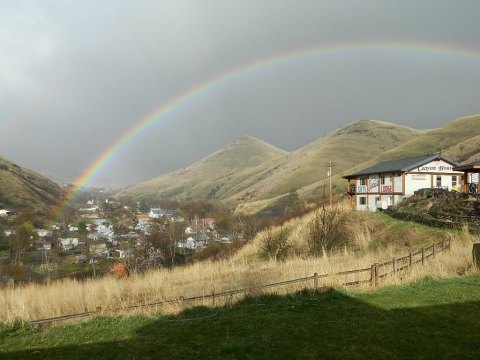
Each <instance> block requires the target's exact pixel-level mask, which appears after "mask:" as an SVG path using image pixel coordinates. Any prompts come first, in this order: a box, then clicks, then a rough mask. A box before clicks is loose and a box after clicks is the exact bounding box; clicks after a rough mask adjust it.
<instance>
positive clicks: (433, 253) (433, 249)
mask: <svg viewBox="0 0 480 360" xmlns="http://www.w3.org/2000/svg"><path fill="white" fill-rule="evenodd" d="M432 257H433V258H434V259H435V241H434V242H433V245H432Z"/></svg>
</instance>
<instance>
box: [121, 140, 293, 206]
mask: <svg viewBox="0 0 480 360" xmlns="http://www.w3.org/2000/svg"><path fill="white" fill-rule="evenodd" d="M285 153H286V152H285V151H283V150H281V149H278V148H276V147H274V146H272V145H270V144H267V143H266V142H264V141H261V140H259V139H256V138H254V137H251V136H242V137H241V138H239V139H237V140H236V141H234V142H233V143H231V144H228V145H227V146H225V147H224V148H223V149H221V150H218V151H216V152H214V153H213V154H211V155H209V156H207V157H206V158H204V159H202V160H200V161H198V162H196V163H195V164H193V165H190V166H188V167H186V168H184V169H180V170H178V171H175V172H173V173H170V174H167V175H163V176H160V177H157V178H154V179H152V180H149V181H146V182H143V183H140V184H137V185H134V186H131V187H128V188H126V189H124V190H122V191H121V192H120V193H118V196H120V197H121V196H131V197H132V198H134V199H161V198H174V199H177V200H199V199H204V200H211V199H221V198H222V194H223V193H225V192H226V191H228V190H229V189H231V188H232V187H234V186H235V185H236V184H238V183H239V182H241V181H242V180H243V177H242V175H241V174H240V172H242V171H243V172H245V171H246V170H249V169H255V168H257V167H258V166H259V165H261V164H263V163H266V162H269V161H272V160H275V159H278V158H280V157H281V156H283V155H284V154H285Z"/></svg>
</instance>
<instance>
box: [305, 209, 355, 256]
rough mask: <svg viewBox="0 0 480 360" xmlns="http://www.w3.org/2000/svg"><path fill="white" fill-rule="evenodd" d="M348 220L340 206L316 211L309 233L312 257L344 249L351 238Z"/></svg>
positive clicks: (309, 247)
mask: <svg viewBox="0 0 480 360" xmlns="http://www.w3.org/2000/svg"><path fill="white" fill-rule="evenodd" d="M347 220H348V217H347V213H346V212H345V211H343V209H342V208H340V207H338V206H333V207H326V206H322V207H321V208H320V209H318V210H317V211H315V213H314V217H313V220H312V221H311V222H310V224H309V226H308V233H307V244H308V249H309V253H310V255H313V256H320V255H322V254H323V253H324V252H325V251H332V250H334V249H338V248H341V247H344V246H345V245H346V244H347V243H348V241H349V236H350V232H349V230H348V226H347Z"/></svg>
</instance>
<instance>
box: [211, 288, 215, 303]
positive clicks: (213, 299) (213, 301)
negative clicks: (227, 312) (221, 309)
mask: <svg viewBox="0 0 480 360" xmlns="http://www.w3.org/2000/svg"><path fill="white" fill-rule="evenodd" d="M212 305H213V306H215V289H213V290H212Z"/></svg>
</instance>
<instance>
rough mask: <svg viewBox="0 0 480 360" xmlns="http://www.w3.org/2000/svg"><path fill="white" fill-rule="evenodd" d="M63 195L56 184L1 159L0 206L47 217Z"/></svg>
mask: <svg viewBox="0 0 480 360" xmlns="http://www.w3.org/2000/svg"><path fill="white" fill-rule="evenodd" d="M62 195H63V189H62V188H61V187H60V186H59V185H58V184H56V183H55V182H53V181H51V180H49V179H47V178H45V177H43V176H41V175H39V174H37V173H36V172H34V171H31V170H29V169H26V168H22V167H20V166H18V165H16V164H14V163H13V162H11V161H9V160H7V159H5V158H2V157H0V206H2V207H4V208H7V209H11V210H25V209H27V210H32V211H34V212H36V213H37V215H47V214H48V213H50V212H51V211H52V207H55V206H57V204H58V201H59V199H60V198H61V197H62Z"/></svg>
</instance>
